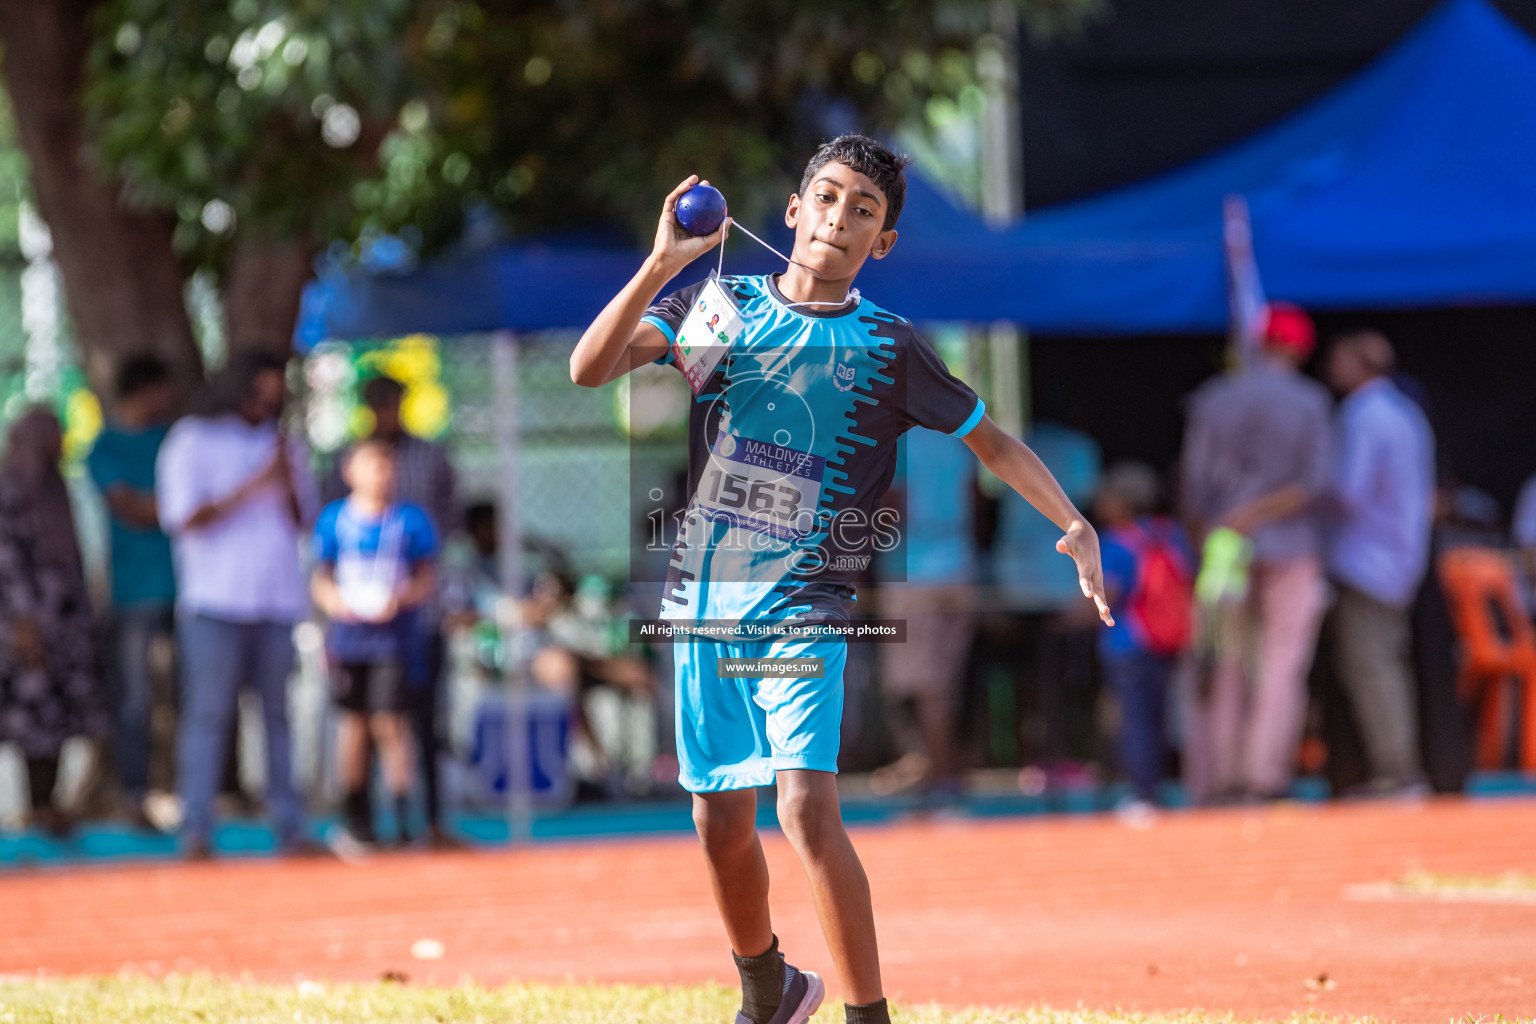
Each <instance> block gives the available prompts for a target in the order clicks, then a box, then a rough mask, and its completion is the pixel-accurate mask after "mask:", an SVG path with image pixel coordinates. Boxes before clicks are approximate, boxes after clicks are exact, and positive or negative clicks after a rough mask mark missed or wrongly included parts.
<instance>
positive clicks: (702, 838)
mask: <svg viewBox="0 0 1536 1024" xmlns="http://www.w3.org/2000/svg"><path fill="white" fill-rule="evenodd" d="M693 827H694V829H695V830H696V831H697V832H698V833H699V842H700V843H702V844H703V846H704V852H705V853H706V854H707V855H710V856H714V855H716V854H722V853H728V852H730V851H731V850H734V849H736V848H737V847H739V846H741V845H742V844H744V843H746V842H748V841H750V840H751V838H752V836H753V834H754V833H755V832H756V831H757V813H756V807H755V803H754V802H749V801H743V800H739V799H734V798H731V797H726V796H723V795H714V794H711V795H710V796H703V795H700V796H695V797H694V800H693Z"/></svg>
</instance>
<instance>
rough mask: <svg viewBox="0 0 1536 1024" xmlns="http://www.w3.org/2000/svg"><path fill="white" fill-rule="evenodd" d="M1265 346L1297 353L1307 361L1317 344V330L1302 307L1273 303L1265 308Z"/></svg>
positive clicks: (1285, 303)
mask: <svg viewBox="0 0 1536 1024" xmlns="http://www.w3.org/2000/svg"><path fill="white" fill-rule="evenodd" d="M1264 344H1265V345H1272V346H1274V347H1275V348H1279V349H1284V350H1285V351H1287V352H1293V353H1295V354H1296V355H1297V356H1298V357H1299V358H1301V359H1305V358H1307V356H1309V355H1311V354H1312V348H1313V346H1315V345H1316V344H1317V328H1316V327H1314V326H1313V325H1312V318H1311V317H1309V316H1307V311H1306V310H1304V309H1302V308H1301V307H1300V306H1293V305H1291V304H1290V303H1289V302H1271V303H1270V304H1269V305H1267V306H1265V307H1264Z"/></svg>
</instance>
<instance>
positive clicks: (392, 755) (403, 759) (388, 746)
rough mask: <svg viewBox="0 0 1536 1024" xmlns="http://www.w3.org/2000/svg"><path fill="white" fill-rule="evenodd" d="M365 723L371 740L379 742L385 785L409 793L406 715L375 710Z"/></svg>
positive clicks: (399, 791) (390, 788) (409, 755)
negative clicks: (368, 728)
mask: <svg viewBox="0 0 1536 1024" xmlns="http://www.w3.org/2000/svg"><path fill="white" fill-rule="evenodd" d="M368 724H369V726H370V727H371V729H372V733H373V741H374V743H376V744H377V745H378V750H379V762H380V764H381V765H382V766H383V768H384V785H385V787H386V788H387V789H388V790H389V792H390V793H392V794H395V795H399V794H402V793H408V792H410V789H411V773H412V772H411V769H412V766H411V744H410V733H409V732H408V731H407V728H406V724H405V716H404V715H402V714H398V713H396V712H393V711H376V712H374V713H373V715H372V716H371V718H370V719H369V723H368Z"/></svg>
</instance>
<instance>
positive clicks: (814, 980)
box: [736, 963, 827, 1024]
mask: <svg viewBox="0 0 1536 1024" xmlns="http://www.w3.org/2000/svg"><path fill="white" fill-rule="evenodd" d="M826 993H827V987H826V986H825V985H823V984H822V982H821V976H820V975H819V974H817V973H816V972H815V971H802V970H800V968H798V967H796V966H795V965H794V964H791V963H785V964H784V999H783V1001H782V1002H780V1003H779V1008H778V1010H777V1011H775V1012H774V1015H773V1016H772V1017H770V1018H769V1019H768V1021H767V1022H766V1024H805V1022H806V1021H808V1020H810V1019H811V1014H813V1013H815V1012H816V1010H817V1009H818V1008H820V1006H821V1000H822V997H823V996H825V995H826ZM736 1024H752V1019H751V1018H750V1017H748V1016H747V1015H746V1014H744V1013H741V1012H740V1011H737V1013H736Z"/></svg>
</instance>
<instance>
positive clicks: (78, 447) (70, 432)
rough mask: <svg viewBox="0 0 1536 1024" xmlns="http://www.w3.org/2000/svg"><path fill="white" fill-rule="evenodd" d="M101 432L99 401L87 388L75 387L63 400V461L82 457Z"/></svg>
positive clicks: (71, 460) (72, 460)
mask: <svg viewBox="0 0 1536 1024" xmlns="http://www.w3.org/2000/svg"><path fill="white" fill-rule="evenodd" d="M100 433H101V403H100V402H99V401H97V400H96V396H95V395H94V394H92V393H91V391H90V389H89V388H83V387H80V388H75V390H74V391H72V392H70V395H69V397H68V398H67V399H65V401H64V461H65V462H74V461H75V460H76V459H78V458H81V457H83V456H84V455H85V454H86V453H87V452H89V451H90V450H91V447H92V446H93V445H95V443H96V436H97V435H98V434H100Z"/></svg>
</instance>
